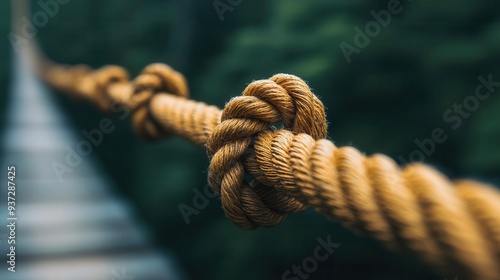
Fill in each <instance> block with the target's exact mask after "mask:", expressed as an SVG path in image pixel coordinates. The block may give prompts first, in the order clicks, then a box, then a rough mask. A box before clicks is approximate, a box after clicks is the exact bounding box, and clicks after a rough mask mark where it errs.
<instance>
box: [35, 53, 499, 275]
mask: <svg viewBox="0 0 500 280" xmlns="http://www.w3.org/2000/svg"><path fill="white" fill-rule="evenodd" d="M40 65H41V67H40V73H41V76H42V78H43V79H44V80H45V81H46V82H47V83H48V84H49V85H51V86H52V87H54V88H55V89H57V90H59V91H62V92H66V93H68V94H70V95H72V96H77V97H81V98H84V99H88V100H90V101H92V102H94V103H96V104H97V105H98V106H99V107H100V108H101V109H102V110H104V111H110V108H112V106H114V105H115V104H120V105H124V106H127V107H128V108H129V109H130V110H131V112H132V123H133V127H134V129H135V131H136V132H137V133H138V134H139V135H140V136H141V137H143V138H146V139H161V138H164V137H167V136H169V135H180V136H182V137H183V138H185V139H187V140H189V141H191V142H193V143H194V144H196V145H199V146H204V147H205V148H206V150H207V153H208V155H209V157H210V159H211V161H210V167H209V174H208V182H209V184H210V186H211V187H212V189H213V190H214V191H215V192H216V193H217V194H219V196H220V198H221V202H222V206H223V209H224V211H225V213H226V215H227V217H229V218H230V219H231V220H232V221H233V222H234V223H235V224H236V225H238V226H239V227H241V228H244V229H253V228H256V227H271V226H275V225H277V224H279V223H281V222H282V221H283V220H284V219H285V217H286V215H287V214H290V213H294V212H298V211H301V210H304V209H306V208H307V207H308V206H312V207H314V209H315V210H316V211H318V212H320V213H322V214H324V215H325V216H327V217H328V218H331V219H333V220H336V221H340V222H341V223H343V224H344V225H345V226H346V227H348V228H350V229H351V230H353V231H354V232H356V233H360V234H365V235H368V236H370V237H372V238H374V239H376V240H379V241H381V242H382V243H384V244H385V245H386V246H387V247H388V248H390V249H393V250H397V251H402V252H406V253H408V254H411V255H414V256H415V257H416V258H418V259H420V260H421V261H424V262H425V263H427V264H430V265H432V266H434V267H435V268H436V269H438V271H440V272H442V273H444V274H447V275H450V274H449V273H451V274H453V275H458V276H459V277H460V278H461V279H500V193H499V192H498V190H497V189H495V188H494V187H492V186H488V185H486V184H483V183H479V182H475V181H466V180H462V181H456V182H452V181H450V180H449V179H448V178H446V177H445V176H444V175H442V174H440V173H439V172H437V171H436V170H434V169H432V168H431V167H429V166H426V165H424V164H420V163H413V164H410V165H407V166H406V167H404V168H400V167H398V166H397V164H396V163H395V162H394V161H393V160H392V159H390V158H388V157H386V156H384V155H380V154H376V155H373V156H369V157H366V156H365V155H363V154H362V153H361V152H359V151H358V150H356V149H355V148H353V147H341V148H339V147H336V146H335V145H334V144H333V143H332V142H331V141H329V140H326V139H325V137H326V136H327V121H326V115H325V110H324V107H323V104H322V103H321V101H320V100H319V99H318V98H317V97H316V96H315V95H314V94H313V93H312V92H311V90H310V89H309V87H308V85H307V84H306V83H305V82H304V81H302V80H301V79H300V78H298V77H296V76H293V75H286V74H278V75H275V76H273V77H271V78H269V79H266V80H259V81H254V82H252V83H251V84H249V85H248V86H247V87H246V89H245V90H244V91H243V95H242V96H239V97H235V98H233V99H232V100H231V101H229V102H228V103H227V104H226V106H225V107H224V109H223V110H222V111H221V110H220V109H218V108H217V107H215V106H209V105H207V104H205V103H201V102H196V101H193V100H190V99H188V96H189V91H188V87H187V83H186V80H185V78H184V76H183V75H182V74H180V73H178V72H176V71H175V70H173V69H172V68H170V67H169V66H167V65H163V64H153V65H150V66H148V67H146V68H145V69H144V71H143V72H142V73H141V74H140V75H139V76H138V77H137V78H135V79H134V80H132V81H131V80H130V78H129V74H128V73H127V71H126V70H125V69H123V68H122V67H119V66H106V67H103V68H101V69H98V70H91V69H90V68H89V67H87V66H84V65H76V66H65V65H58V64H55V63H52V62H46V61H44V62H43V63H41V64H40ZM277 127H281V128H277ZM245 175H251V176H252V177H253V178H254V179H255V180H254V181H252V182H247V181H246V180H245Z"/></svg>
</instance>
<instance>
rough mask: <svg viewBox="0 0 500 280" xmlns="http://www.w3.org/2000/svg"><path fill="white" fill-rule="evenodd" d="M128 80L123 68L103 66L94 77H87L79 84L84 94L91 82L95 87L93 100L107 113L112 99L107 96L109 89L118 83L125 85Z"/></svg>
mask: <svg viewBox="0 0 500 280" xmlns="http://www.w3.org/2000/svg"><path fill="white" fill-rule="evenodd" d="M129 79H130V78H129V74H128V72H127V70H125V68H123V67H120V66H105V67H103V68H101V69H99V70H98V71H97V72H96V73H95V74H94V77H88V79H87V80H85V79H84V80H83V81H82V83H81V87H82V89H81V90H82V91H83V92H86V91H87V90H86V89H85V88H90V87H91V86H92V83H91V81H92V80H93V81H94V83H93V86H94V87H95V95H94V96H93V98H94V100H95V102H96V103H97V105H98V106H99V107H100V108H101V109H102V110H103V111H105V112H109V111H110V110H111V104H112V102H113V99H112V98H111V97H110V96H109V91H108V90H109V87H111V86H112V85H114V84H118V83H127V82H128V81H129Z"/></svg>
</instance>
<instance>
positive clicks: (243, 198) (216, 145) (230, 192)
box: [206, 74, 327, 229]
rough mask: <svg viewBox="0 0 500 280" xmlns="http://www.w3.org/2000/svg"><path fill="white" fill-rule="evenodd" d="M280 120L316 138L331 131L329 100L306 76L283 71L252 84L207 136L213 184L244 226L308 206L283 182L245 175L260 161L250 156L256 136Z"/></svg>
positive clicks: (231, 215)
mask: <svg viewBox="0 0 500 280" xmlns="http://www.w3.org/2000/svg"><path fill="white" fill-rule="evenodd" d="M279 123H282V124H283V126H284V128H285V129H287V130H290V131H292V132H294V133H307V134H309V135H311V136H312V137H313V138H314V139H322V138H325V137H326V134H327V121H326V114H325V110H324V106H323V104H322V103H321V101H320V100H319V99H318V98H317V97H316V96H315V95H314V94H313V93H312V92H311V90H310V88H309V86H308V85H307V84H306V83H305V82H304V81H303V80H301V79H300V78H298V77H296V76H293V75H287V74H278V75H275V76H273V77H271V78H269V79H268V80H259V81H255V82H253V83H251V84H250V85H248V86H247V88H246V89H245V90H244V92H243V96H240V97H236V98H233V99H232V100H231V101H230V102H229V103H228V104H227V105H226V106H225V108H224V110H223V111H222V116H221V123H220V124H219V125H218V126H217V127H216V128H215V129H214V131H213V133H212V135H211V136H210V137H209V139H208V141H207V145H206V147H207V152H208V154H209V156H211V157H212V158H211V162H210V167H209V177H208V180H209V184H210V186H211V187H212V189H213V190H214V191H215V192H216V193H218V194H220V196H221V200H222V205H223V208H224V211H225V212H226V215H227V216H228V217H229V218H230V219H231V220H233V222H235V223H236V224H237V225H238V226H240V227H242V228H246V229H251V228H255V227H257V226H264V227H270V226H274V225H276V224H279V223H280V222H282V221H283V220H284V219H285V217H286V214H288V213H292V212H297V211H300V210H303V209H305V208H306V207H307V205H306V204H304V203H303V202H300V201H298V200H296V199H294V198H292V197H289V196H287V195H286V194H285V193H284V192H283V191H282V189H281V188H275V187H273V186H272V185H271V186H270V185H269V184H268V182H269V181H266V180H259V181H255V182H252V183H250V184H249V183H247V182H246V181H245V178H244V177H245V169H246V170H248V169H255V168H251V165H252V162H255V161H251V160H250V161H248V160H246V159H248V158H252V151H249V147H250V145H251V143H252V141H253V139H254V137H255V136H257V135H258V134H259V133H261V132H263V131H266V130H269V129H273V125H276V124H279ZM254 173H255V172H252V174H254ZM257 173H259V172H257ZM259 174H261V175H264V173H263V172H260V173H259ZM255 178H258V179H259V176H255Z"/></svg>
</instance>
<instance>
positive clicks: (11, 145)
mask: <svg viewBox="0 0 500 280" xmlns="http://www.w3.org/2000/svg"><path fill="white" fill-rule="evenodd" d="M16 60H17V61H15V65H14V66H15V69H14V70H15V71H14V72H15V76H14V81H13V84H12V86H11V97H12V98H11V102H10V104H9V106H8V115H7V126H6V128H5V129H4V131H3V132H4V134H3V135H4V139H2V140H3V141H2V152H3V156H2V159H1V160H0V161H1V162H2V170H3V171H2V172H1V175H0V178H1V180H2V182H3V183H2V184H1V185H2V187H1V189H0V194H1V196H0V198H1V201H0V220H1V221H2V224H1V226H0V254H1V255H0V259H1V263H0V269H1V270H0V279H2V280H16V279H20V280H31V279H36V280H44V279H47V280H101V279H102V280H131V279H137V280H146V279H179V277H178V274H177V273H176V269H175V267H174V265H173V264H172V260H171V259H169V257H168V256H167V255H165V254H163V253H160V252H159V251H158V250H155V249H154V248H152V245H151V244H150V243H149V242H148V237H147V234H146V231H145V230H143V228H142V227H141V225H140V224H139V223H138V222H137V221H136V220H135V219H134V215H133V209H132V208H131V207H130V206H129V204H127V202H126V201H125V200H124V199H123V198H121V197H119V196H118V195H117V194H115V193H113V192H112V188H111V187H110V182H109V181H107V180H106V179H105V176H104V174H101V173H99V172H98V169H99V168H96V166H97V163H96V162H94V161H93V160H92V155H90V156H88V157H83V159H82V161H81V163H80V164H79V165H78V166H76V167H74V168H73V172H71V173H65V174H64V177H63V178H64V180H63V181H62V182H60V181H59V180H58V178H57V176H56V173H55V172H54V170H53V168H52V163H53V162H56V161H57V162H59V163H61V164H66V159H65V158H66V155H67V151H66V150H65V147H66V146H70V147H73V148H74V147H75V145H76V144H77V143H78V141H80V140H83V137H81V138H77V137H76V135H74V133H73V131H72V130H71V129H70V127H69V126H68V123H67V122H66V121H65V120H64V117H63V116H62V114H61V112H60V110H59V109H58V108H57V107H56V106H55V104H54V103H53V101H52V100H51V98H52V97H51V96H50V95H51V94H52V93H50V92H49V90H47V89H46V88H45V86H44V85H43V84H41V83H40V82H39V81H38V80H37V79H36V77H35V76H34V75H33V74H32V73H31V71H29V68H28V66H27V64H26V63H23V62H22V61H21V59H20V58H16ZM10 165H15V167H16V179H15V180H16V181H15V183H16V196H15V198H16V217H17V218H18V220H17V227H16V231H17V233H16V244H15V246H16V273H12V272H9V271H8V270H7V268H8V264H7V262H6V261H7V253H8V248H9V247H10V245H9V244H7V240H8V239H7V237H8V234H9V232H8V227H7V226H6V225H7V224H8V222H7V166H10Z"/></svg>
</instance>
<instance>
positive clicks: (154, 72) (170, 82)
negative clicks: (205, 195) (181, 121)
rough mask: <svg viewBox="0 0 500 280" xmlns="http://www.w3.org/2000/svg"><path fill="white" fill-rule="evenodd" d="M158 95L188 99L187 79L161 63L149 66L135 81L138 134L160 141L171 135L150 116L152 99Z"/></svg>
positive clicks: (136, 126) (133, 97)
mask: <svg viewBox="0 0 500 280" xmlns="http://www.w3.org/2000/svg"><path fill="white" fill-rule="evenodd" d="M158 93H166V94H172V95H175V96H179V97H183V98H188V97H189V90H188V86H187V82H186V79H185V78H184V76H183V75H182V74H181V73H179V72H177V71H175V70H174V69H172V68H171V67H170V66H168V65H165V64H161V63H155V64H151V65H149V66H147V67H146V68H145V69H144V70H143V71H142V73H141V74H140V75H139V76H138V77H137V78H136V79H135V81H134V91H133V94H132V96H131V104H132V109H133V116H132V121H133V125H134V129H135V130H136V131H137V133H138V134H139V135H140V136H141V137H143V138H146V139H158V138H162V137H166V136H167V135H168V134H169V133H168V132H166V131H165V130H164V129H162V128H161V126H160V125H158V124H157V123H156V121H155V119H154V118H152V117H151V116H150V109H149V105H150V101H151V98H152V97H153V96H154V95H155V94H158Z"/></svg>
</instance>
